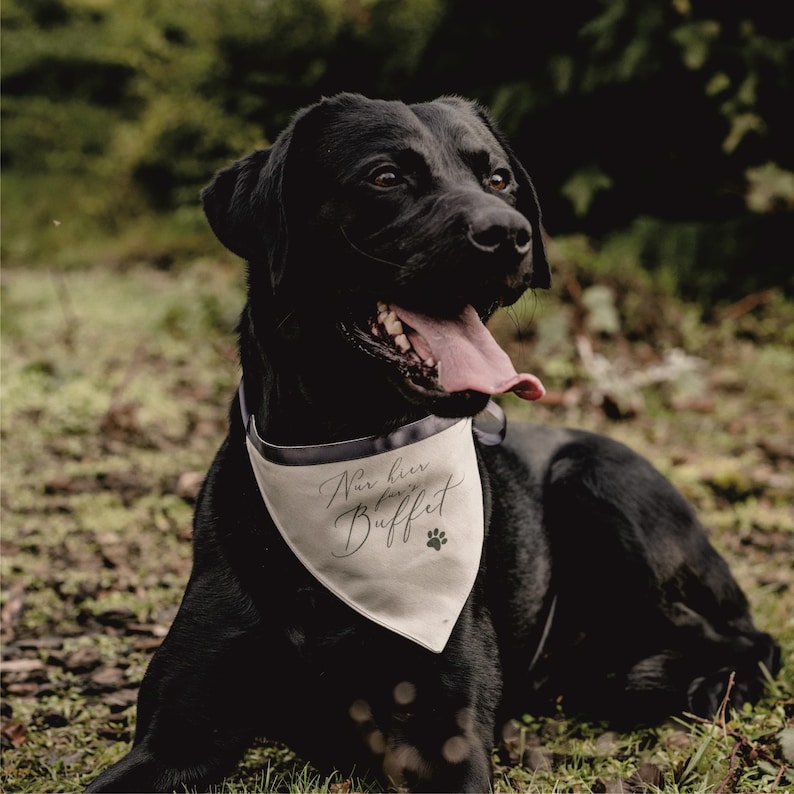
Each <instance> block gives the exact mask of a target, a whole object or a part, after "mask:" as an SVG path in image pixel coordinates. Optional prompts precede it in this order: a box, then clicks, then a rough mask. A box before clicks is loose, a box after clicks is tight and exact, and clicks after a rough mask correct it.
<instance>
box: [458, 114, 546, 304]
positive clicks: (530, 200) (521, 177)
mask: <svg viewBox="0 0 794 794" xmlns="http://www.w3.org/2000/svg"><path fill="white" fill-rule="evenodd" d="M474 111H475V112H476V113H477V115H478V116H479V117H480V119H481V120H482V122H483V124H485V126H486V127H488V130H489V131H490V133H491V134H492V135H493V136H494V138H496V140H497V141H498V143H499V145H500V146H501V147H502V149H504V151H505V154H507V157H508V159H509V160H510V168H511V169H512V171H513V174H515V177H516V179H517V180H518V203H517V204H516V209H517V210H518V211H519V212H520V213H521V214H522V215H524V217H526V218H529V222H530V223H531V224H532V229H533V231H534V234H533V235H532V280H531V281H530V282H529V286H530V287H531V288H533V289H548V288H549V287H550V286H551V270H550V269H549V260H548V258H547V257H546V246H545V244H544V242H543V233H542V230H541V212H540V203H539V202H538V194H537V193H536V192H535V186H534V185H533V184H532V180H531V179H530V178H529V174H528V173H527V170H526V168H524V166H523V165H522V164H521V162H520V160H519V159H518V158H517V157H516V155H515V153H514V152H513V149H512V148H511V146H510V144H509V143H508V141H507V138H505V136H504V135H503V134H502V132H501V131H500V130H499V129H498V128H497V127H496V125H495V124H494V122H493V121H492V119H491V118H490V116H489V115H488V114H487V113H486V112H485V110H484V109H483V108H482V107H480V106H479V105H476V104H475V105H474Z"/></svg>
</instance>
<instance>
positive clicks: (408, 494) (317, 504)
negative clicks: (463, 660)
mask: <svg viewBox="0 0 794 794" xmlns="http://www.w3.org/2000/svg"><path fill="white" fill-rule="evenodd" d="M428 419H432V420H434V421H430V422H429V421H428ZM428 419H424V420H421V421H420V422H416V423H413V424H412V425H408V426H406V427H403V428H399V429H398V430H397V431H395V432H394V433H390V434H389V435H388V436H384V437H378V439H377V440H374V439H357V440H355V441H353V442H342V443H339V444H328V445H320V447H319V448H307V447H277V446H274V445H272V444H267V443H266V442H265V441H264V440H263V439H261V438H260V437H259V434H258V433H257V430H256V422H255V419H254V418H253V417H250V418H249V419H248V422H247V433H246V436H247V437H246V447H247V450H248V455H249V459H250V461H251V466H252V469H253V472H254V475H255V477H256V481H257V485H258V486H259V491H260V493H261V495H262V498H263V500H264V502H265V505H266V506H267V509H268V511H269V513H270V516H271V518H272V519H273V522H274V523H275V525H276V527H277V528H278V531H279V532H280V534H281V536H282V537H283V538H284V540H285V542H286V543H287V545H288V546H289V547H290V548H291V550H292V552H293V553H294V554H295V556H296V557H297V558H298V559H299V560H300V562H301V563H302V564H303V565H304V567H305V568H306V569H307V570H308V571H309V572H310V573H311V574H312V575H313V576H314V577H315V578H316V579H317V580H318V581H319V582H320V583H321V584H323V585H324V586H325V587H326V588H327V589H328V590H330V591H331V592H332V593H334V594H335V595H336V596H337V597H338V598H340V599H341V600H342V601H343V602H344V603H346V604H347V605H348V606H350V607H351V608H353V609H355V610H356V611H357V612H359V613H361V614H362V615H364V616H365V617H367V618H368V619H369V620H371V621H373V622H374V623H377V624H378V625H380V626H383V627H385V628H387V629H389V630H390V631H393V632H395V633H396V634H399V635H401V636H403V637H406V638H407V639H410V640H412V641H414V642H416V643H417V644H419V645H421V646H422V647H424V648H427V649H428V650H431V651H433V652H435V653H440V652H441V651H443V650H444V648H445V647H446V644H447V641H448V640H449V636H450V634H451V633H452V629H453V628H454V626H455V623H456V622H457V619H458V617H459V615H460V612H461V610H462V609H463V607H464V605H465V603H466V601H467V599H468V597H469V593H470V592H471V588H472V587H473V585H474V581H475V579H476V577H477V572H478V570H479V567H480V557H481V555H482V548H483V542H484V514H483V497H482V484H481V481H480V475H479V468H478V464H477V453H476V449H475V446H474V437H473V433H472V420H471V418H465V419H452V420H449V419H443V420H439V417H428ZM362 442H366V443H362ZM373 449H374V450H376V451H373ZM307 450H311V452H308V451H307ZM367 450H368V451H367ZM365 451H366V452H367V454H363V453H364V452H365ZM307 458H310V459H311V460H310V461H309V460H307Z"/></svg>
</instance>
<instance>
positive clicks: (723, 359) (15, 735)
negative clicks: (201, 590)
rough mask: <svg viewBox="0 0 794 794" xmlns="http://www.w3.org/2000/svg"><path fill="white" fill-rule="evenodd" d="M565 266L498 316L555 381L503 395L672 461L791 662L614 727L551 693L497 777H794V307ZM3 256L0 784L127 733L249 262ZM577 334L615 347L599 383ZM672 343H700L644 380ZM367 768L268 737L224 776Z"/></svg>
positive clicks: (543, 784)
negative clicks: (628, 729)
mask: <svg viewBox="0 0 794 794" xmlns="http://www.w3.org/2000/svg"><path fill="white" fill-rule="evenodd" d="M557 265H558V267H557V270H558V272H561V273H562V276H563V277H562V278H559V279H558V282H559V283H560V286H559V287H558V288H557V289H556V291H555V292H554V293H552V294H551V295H549V296H542V297H539V298H538V299H536V300H533V299H526V300H525V301H524V303H523V304H522V305H521V306H520V307H519V309H518V310H517V311H516V312H511V313H504V314H503V315H501V316H500V317H498V318H497V319H496V322H495V323H494V326H495V329H496V332H497V334H498V335H499V336H500V337H501V338H502V339H503V340H504V342H505V344H506V346H507V347H508V349H509V350H510V352H511V355H512V356H513V357H514V358H515V359H516V360H517V361H518V363H519V365H520V366H521V368H526V369H529V370H530V371H534V372H537V373H538V374H540V375H542V376H543V377H544V380H545V382H546V384H547V386H548V387H549V388H550V397H549V399H548V400H547V401H546V402H544V403H542V404H536V405H532V406H526V405H523V404H519V401H517V400H511V399H509V398H507V399H505V400H504V402H503V405H504V407H505V409H506V410H507V412H508V414H509V415H510V417H511V418H512V419H518V418H531V419H533V420H535V421H542V422H549V423H557V424H563V423H564V424H572V425H576V426H579V427H586V428H590V429H593V430H598V431H602V432H608V433H609V434H610V435H613V436H615V437H617V438H619V439H620V440H622V441H624V442H626V443H628V444H630V445H631V446H633V447H634V448H636V449H638V450H639V451H640V452H642V453H643V454H645V455H647V456H648V457H649V458H650V459H651V460H652V461H653V462H654V463H655V464H656V465H657V466H658V467H659V468H660V469H661V470H662V471H663V472H664V473H666V474H667V475H668V476H670V477H671V478H672V479H673V480H674V482H675V483H676V485H678V487H679V488H681V490H682V491H683V492H684V493H685V494H686V495H687V496H688V497H689V498H690V499H691V500H692V501H693V502H694V503H695V504H696V506H697V508H698V509H699V511H700V513H701V515H702V516H703V517H704V519H705V522H706V524H707V525H708V526H709V528H710V531H711V533H712V539H713V542H714V543H715V545H717V547H718V548H719V549H720V550H721V551H722V552H723V553H724V554H725V556H726V557H727V558H728V559H729V561H730V563H731V566H732V568H733V570H734V573H735V575H736V577H737V578H738V580H739V581H740V583H741V585H742V586H743V588H744V589H745V591H746V592H747V594H748V597H749V599H750V601H751V605H752V608H753V612H754V615H755V616H756V620H757V623H758V624H759V625H760V626H761V627H762V628H764V629H766V630H768V631H771V632H772V633H773V634H775V635H776V636H777V638H778V639H779V641H780V642H781V644H782V646H783V658H784V664H785V668H784V670H783V672H782V674H781V675H780V677H779V678H778V680H776V681H774V682H770V687H769V692H768V694H767V696H766V697H765V699H764V700H763V701H762V702H761V703H760V704H759V705H758V706H757V707H755V708H753V709H746V710H743V711H742V712H740V713H736V712H735V711H733V710H732V709H730V708H729V707H726V708H725V709H724V710H722V711H721V713H720V714H717V715H715V717H714V719H713V720H711V721H707V722H701V721H694V722H681V721H676V720H670V721H669V722H668V723H666V724H664V725H662V726H659V727H656V728H653V729H648V730H642V731H636V732H633V733H630V734H623V735H618V734H615V733H613V732H612V731H610V730H609V729H608V728H607V727H606V726H603V725H591V724H582V723H579V722H576V721H573V720H571V719H569V718H567V717H566V716H565V715H564V714H563V713H562V712H561V713H560V714H558V715H556V716H555V717H554V718H549V719H545V720H538V719H535V718H534V717H532V716H531V715H521V714H517V715H515V716H516V719H515V721H514V722H513V723H511V724H510V725H509V726H507V727H506V730H505V738H504V740H503V742H502V743H501V744H500V745H499V747H497V748H496V749H495V751H494V769H495V775H496V776H495V784H494V785H495V790H496V791H498V792H518V791H521V792H569V791H581V792H597V791H629V790H632V791H652V792H664V794H673V792H710V793H712V792H713V793H714V794H716V793H717V792H728V791H743V792H745V791H746V792H762V791H765V792H768V791H789V790H794V766H793V765H794V748H792V745H794V737H793V736H792V731H793V730H794V729H792V716H793V715H794V695H793V694H792V693H793V692H794V672H793V671H794V621H792V615H794V597H793V596H792V593H793V592H794V571H792V566H791V560H792V556H794V513H792V507H791V493H792V490H793V489H794V478H793V475H792V466H791V464H792V461H794V408H793V407H792V401H791V394H792V393H793V392H794V352H792V342H794V338H792V328H794V305H792V303H791V302H790V301H787V300H786V299H784V298H783V297H782V296H780V295H778V294H770V295H768V296H767V297H766V298H764V299H763V300H760V299H759V301H758V302H757V303H756V304H755V305H750V304H748V305H746V306H734V307H729V308H728V309H725V310H723V311H722V313H718V314H715V316H714V317H712V318H711V319H710V320H709V322H703V321H702V320H701V318H700V316H699V314H698V312H697V311H696V310H695V309H693V308H692V307H688V306H684V305H682V304H680V303H679V302H677V301H675V300H673V299H671V298H669V297H667V296H665V295H663V294H657V293H654V291H653V288H652V287H651V286H649V285H648V284H645V283H634V282H631V278H630V277H629V278H628V280H627V277H626V276H625V275H624V274H621V275H620V277H619V278H618V277H614V278H610V276H609V274H605V275H604V274H602V275H601V276H600V278H601V277H603V281H604V282H605V283H607V285H608V286H609V287H610V290H611V292H609V293H608V295H607V299H606V303H605V299H604V295H603V294H601V295H600V296H597V297H598V301H589V298H588V296H587V294H586V293H587V289H588V288H589V286H590V285H589V283H588V279H589V278H590V277H589V276H587V275H586V271H585V270H583V269H582V268H580V267H579V266H578V265H577V264H576V263H574V264H573V265H571V266H570V267H569V269H568V270H566V263H565V261H564V260H562V258H561V257H560V261H559V262H558V263H557ZM2 279H3V280H2V301H3V305H2V351H1V352H2V403H1V404H0V411H1V414H0V421H1V424H0V430H1V431H2V501H1V502H0V509H1V510H2V513H1V514H0V517H1V518H2V559H1V560H0V565H1V566H2V567H1V568H0V570H1V571H2V604H1V609H2V639H3V677H2V686H3V688H2V696H3V701H2V717H3V727H2V741H3V748H4V752H3V776H2V782H1V783H0V788H2V790H4V791H9V792H54V791H67V792H71V791H79V790H82V788H83V787H84V786H85V784H86V783H87V782H88V780H90V779H91V777H93V775H94V774H95V773H96V771H97V770H98V769H100V768H102V767H104V766H106V765H107V764H109V763H111V762H113V761H114V760H117V759H118V758H120V757H121V755H123V753H124V752H125V750H126V749H127V747H128V746H129V741H130V739H131V735H132V730H133V728H134V718H135V717H134V705H133V704H134V697H135V692H136V688H137V685H138V683H139V682H140V679H141V677H142V675H143V672H144V670H145V668H146V665H147V662H148V660H149V658H150V657H151V654H152V652H153V649H154V648H155V647H156V646H157V644H158V643H159V641H160V640H161V638H162V636H163V634H164V633H165V631H166V630H167V627H168V625H169V623H170V621H171V619H172V618H173V615H174V613H175V610H176V608H177V606H178V603H179V600H180V598H181V595H182V589H183V587H184V583H185V581H186V579H187V575H188V572H189V565H190V534H191V528H190V522H191V513H192V504H193V498H194V495H195V484H196V482H197V480H198V479H199V478H200V477H201V474H202V473H203V472H204V471H205V470H206V468H207V466H208V465H209V462H210V460H211V458H212V455H213V454H214V451H215V449H216V448H217V445H218V444H219V443H220V441H221V439H222V437H223V434H224V428H225V424H226V411H227V406H228V402H229V400H230V398H231V395H232V394H233V391H234V388H235V386H236V383H237V380H238V377H239V371H238V368H237V363H236V353H235V349H234V337H233V330H232V329H233V326H234V323H235V320H236V315H237V312H238V311H239V309H240V307H241V305H242V284H243V275H242V272H241V270H240V269H239V268H238V266H237V265H230V264H223V263H218V262H215V261H212V260H199V261H195V262H193V263H191V264H190V265H189V266H180V267H178V268H173V269H172V270H169V271H164V270H162V269H160V270H158V269H156V268H152V267H136V266H131V265H124V266H122V265H118V266H116V267H115V268H109V267H105V268H97V267H93V268H81V269H67V270H62V269H60V268H54V269H44V268H39V269H15V268H10V269H9V268H6V269H5V270H4V272H3V274H2ZM630 282H631V283H630ZM577 290H578V291H579V293H582V294H583V295H584V298H583V297H582V294H579V295H578V297H577ZM637 295H640V298H639V299H638V298H637ZM610 296H611V297H610ZM596 304H598V305H600V306H601V307H602V310H603V308H604V306H605V305H606V309H607V311H608V310H609V307H610V305H611V306H612V309H614V311H615V313H616V316H617V318H618V324H619V325H618V330H617V331H615V330H613V331H611V332H608V331H605V330H604V329H603V328H599V326H598V322H597V317H595V315H596V314H597V311H596V308H595V307H596ZM588 306H590V307H591V308H587V307H588ZM748 306H749V308H748ZM582 307H584V309H583V308H582ZM577 338H580V339H582V338H584V339H586V340H589V343H590V344H591V346H592V348H593V352H594V353H595V354H597V356H603V358H604V361H606V362H607V363H608V365H609V366H610V367H611V370H610V378H609V383H611V384H612V386H611V387H610V389H605V388H604V383H605V382H606V381H605V380H604V378H603V377H602V378H601V379H600V380H599V379H598V378H596V376H595V374H594V372H595V371H594V369H593V367H594V366H596V365H597V364H598V361H599V359H598V358H596V359H594V360H586V359H585V358H583V357H582V355H581V348H579V350H580V353H577ZM674 349H678V350H681V351H683V352H684V353H685V355H686V356H688V357H690V358H691V359H692V361H691V362H689V363H690V364H691V365H692V366H689V365H686V366H683V368H681V367H679V369H678V370H676V369H675V368H673V369H671V370H670V372H669V373H668V376H667V377H666V379H663V380H660V381H657V382H654V383H653V384H650V385H648V384H646V385H643V384H641V383H639V382H638V381H637V380H636V379H632V378H633V373H637V372H647V371H649V368H650V367H652V366H654V365H656V364H659V362H660V361H662V360H663V353H664V352H665V351H668V352H669V351H670V350H674ZM687 360H688V359H681V361H684V363H685V364H686V361H687ZM594 361H595V363H594ZM695 361H699V362H700V364H698V365H697V366H695V364H694V362H695ZM602 363H603V362H602ZM309 719H316V720H322V715H321V714H317V715H313V716H311V717H309ZM366 790H372V786H371V785H369V784H367V783H366V782H365V781H360V780H356V779H355V778H353V779H352V780H351V779H349V778H348V777H347V776H346V775H344V774H339V775H336V776H334V777H332V778H326V777H324V776H321V775H319V774H318V773H317V772H316V771H314V770H313V769H312V768H311V767H310V766H308V765H307V764H306V763H305V761H304V760H302V759H299V758H297V757H295V755H294V754H293V753H291V751H290V750H289V749H288V748H285V747H282V746H277V745H273V744H270V743H268V742H266V741H260V742H258V743H257V744H256V746H254V747H253V748H251V750H250V751H249V752H248V753H247V755H246V757H245V758H244V759H243V761H242V763H241V764H240V766H239V768H238V770H237V771H236V772H235V774H233V775H232V776H231V777H230V778H228V779H227V780H226V781H225V782H224V783H223V784H222V785H220V786H218V787H217V788H216V791H218V792H227V793H228V794H237V792H248V791H265V792H268V791H301V792H304V791H317V792H336V794H345V792H352V791H366Z"/></svg>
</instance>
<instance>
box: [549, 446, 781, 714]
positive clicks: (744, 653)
mask: <svg viewBox="0 0 794 794" xmlns="http://www.w3.org/2000/svg"><path fill="white" fill-rule="evenodd" d="M546 520H547V526H548V529H549V534H550V537H551V542H552V547H553V553H554V557H555V578H556V583H555V585H554V586H555V589H556V591H557V593H558V596H559V603H558V610H557V616H556V617H555V625H554V628H553V642H554V645H555V647H554V653H555V654H556V655H557V658H556V660H555V664H556V670H555V672H554V673H553V674H554V675H555V677H556V679H557V683H558V685H559V686H560V687H561V690H562V691H563V692H564V693H566V695H567V702H568V704H569V706H571V707H573V708H577V709H579V708H581V709H582V710H584V711H587V712H591V713H593V714H594V715H596V716H604V717H606V718H608V719H612V720H613V721H615V722H617V723H621V722H625V723H629V724H630V723H636V722H654V721H656V720H658V719H662V718H664V717H665V716H667V715H668V714H670V713H675V712H680V711H696V712H698V713H700V714H703V715H704V716H713V714H714V713H715V711H716V710H717V708H718V707H719V704H720V701H721V699H722V697H723V696H724V695H725V692H726V687H727V683H728V678H729V676H730V673H731V672H735V673H736V683H735V687H734V690H733V694H732V702H733V704H734V705H735V706H740V705H741V704H742V703H743V702H746V701H752V700H755V699H757V698H758V697H759V696H760V695H761V694H762V691H763V681H764V678H763V673H762V671H761V669H760V667H759V663H763V664H765V665H766V666H767V667H768V668H769V669H770V671H771V672H773V673H774V672H775V671H776V670H777V667H778V664H779V661H778V651H777V648H776V646H775V644H774V643H773V641H772V640H771V638H770V637H769V636H768V635H766V634H764V633H762V632H759V631H758V630H757V629H756V628H755V627H754V625H753V623H752V620H751V618H750V615H749V612H748V607H747V601H746V599H745V597H744V595H743V593H742V592H741V590H740V588H739V586H738V585H737V584H736V582H735V580H734V579H733V577H732V576H731V574H730V572H729V570H728V566H727V565H726V564H725V562H724V560H723V559H722V558H721V557H720V556H719V555H718V554H717V552H716V551H715V550H714V549H713V547H712V546H711V545H710V544H709V542H708V539H707V537H706V533H705V531H704V530H703V527H702V526H701V525H700V523H699V522H698V520H697V518H696V517H695V515H694V512H693V511H692V509H691V507H690V506H689V505H688V503H687V502H686V501H685V500H684V498H683V497H682V496H681V495H680V494H679V493H678V492H677V491H676V490H675V489H674V488H673V486H672V485H671V484H670V483H669V482H668V481H667V480H666V479H665V478H664V477H663V476H662V475H661V474H659V473H658V472H657V471H656V470H655V469H654V468H653V467H652V466H651V465H650V464H649V463H648V462H647V461H645V460H644V459H642V458H641V457H639V456H638V455H636V454H635V453H633V452H631V451H630V450H628V449H626V448H625V447H623V446H622V445H619V444H616V443H614V442H610V441H608V440H607V439H604V438H600V437H596V436H589V435H583V436H582V438H581V440H580V441H577V442H574V443H571V444H568V445H566V446H563V447H562V448H561V449H560V450H559V451H558V453H557V455H556V457H555V459H554V460H553V462H552V464H551V466H550V468H549V477H548V481H547V495H546Z"/></svg>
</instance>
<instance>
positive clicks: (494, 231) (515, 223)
mask: <svg viewBox="0 0 794 794" xmlns="http://www.w3.org/2000/svg"><path fill="white" fill-rule="evenodd" d="M467 234H468V238H469V241H470V242H471V244H472V245H473V246H474V247H475V248H478V249H479V250H480V251H485V252H487V253H497V252H505V253H516V254H518V255H519V256H524V255H525V254H527V253H528V252H529V249H530V246H531V244H532V227H531V226H530V225H529V223H528V222H527V221H526V220H525V218H524V217H523V216H522V215H519V214H518V213H517V212H514V211H512V210H507V211H505V210H501V208H500V210H499V211H496V212H487V213H482V214H480V215H478V216H477V217H475V218H473V219H472V220H470V221H469V227H468V232H467Z"/></svg>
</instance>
